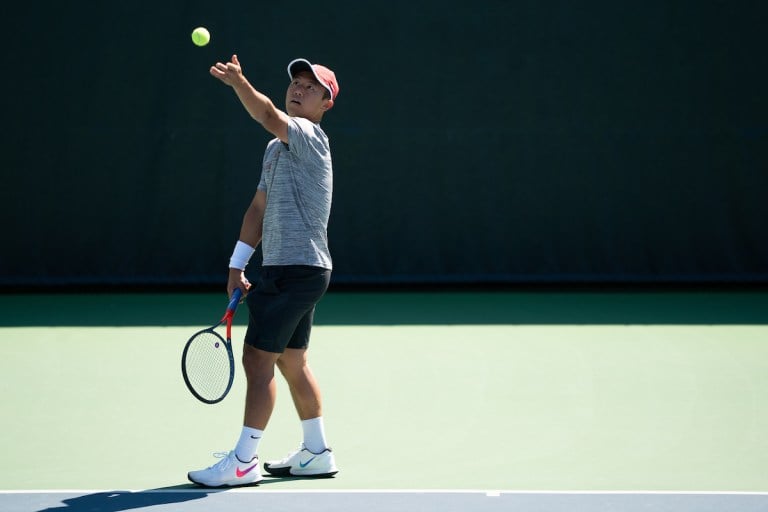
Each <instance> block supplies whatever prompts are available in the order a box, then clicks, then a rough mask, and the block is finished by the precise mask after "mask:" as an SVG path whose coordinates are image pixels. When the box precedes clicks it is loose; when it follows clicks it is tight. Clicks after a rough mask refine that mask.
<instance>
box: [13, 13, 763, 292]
mask: <svg viewBox="0 0 768 512" xmlns="http://www.w3.org/2000/svg"><path fill="white" fill-rule="evenodd" d="M766 5H768V4H765V3H763V2H738V1H737V2H719V1H718V2H714V1H702V2H674V1H672V2H668V1H664V2H661V1H659V2H643V3H630V4H627V3H626V2H615V1H611V2H608V1H606V2H570V1H543V2H539V1H528V2H511V1H509V2H508V1H498V0H487V1H483V2H469V1H455V0H445V1H441V2H434V1H425V2H386V3H371V4H369V3H367V2H359V1H346V0H343V1H336V2H331V3H323V2H315V1H312V2H308V1H305V0H295V1H292V2H269V3H268V2H223V3H222V2H218V3H217V2H202V1H200V2H165V3H163V2H160V3H157V2H152V3H151V4H150V3H149V2H146V3H142V2H118V3H115V2H109V3H107V2H104V3H99V4H98V5H88V4H87V3H75V4H70V3H61V4H54V5H48V4H47V3H46V4H42V3H40V4H38V3H36V2H27V3H13V4H11V5H7V6H5V7H3V10H4V11H5V12H4V14H3V19H4V29H5V41H4V44H3V47H2V50H0V51H2V52H3V64H4V83H5V85H4V89H5V92H4V93H3V94H2V107H3V118H4V122H3V123H2V127H1V128H0V129H1V130H2V141H3V142H2V143H3V148H2V149H3V150H2V152H1V153H0V168H1V169H2V173H3V178H4V179H3V187H2V191H1V192H0V219H2V223H3V235H4V236H3V247H2V252H1V254H0V285H2V286H5V287H8V286H14V287H17V286H24V285H56V284H59V285H62V284H92V285H101V284H119V283H127V284H138V285H142V284H144V285H157V284H160V285H162V284H194V285H197V284H214V283H221V282H223V280H224V278H225V272H226V266H227V261H228V257H229V254H230V252H231V250H232V247H233V245H234V242H235V240H236V238H237V234H238V230H239V224H240V220H241V218H242V213H243V212H244V210H245V208H246V206H247V204H248V202H249V201H250V199H251V196H252V194H253V192H254V190H255V186H256V183H257V181H258V178H259V172H260V168H259V166H260V162H261V157H262V153H263V149H264V146H265V144H266V142H267V140H268V136H267V134H266V132H264V131H263V130H262V129H261V128H260V127H259V126H258V125H257V124H256V123H255V122H253V121H251V120H250V119H249V118H248V116H247V114H246V113H245V111H244V110H243V109H242V108H241V106H240V105H239V103H238V101H237V99H236V97H235V96H234V94H233V93H232V91H231V90H229V88H227V87H225V86H224V85H222V84H221V83H219V82H218V81H216V80H215V79H213V78H212V77H210V76H209V75H208V68H209V66H210V65H211V64H212V63H214V62H215V61H216V60H224V59H228V58H229V57H230V56H231V54H232V53H237V54H238V56H239V58H240V61H241V63H242V64H243V67H244V69H245V72H246V74H247V76H248V77H249V79H250V80H251V82H252V83H253V84H254V85H255V86H257V87H258V88H260V89H261V90H262V91H264V92H265V93H267V94H268V95H269V96H271V97H272V98H273V99H274V100H275V102H276V103H277V104H278V105H281V104H282V101H283V98H284V91H285V87H286V85H287V80H288V77H287V74H286V71H285V67H286V65H287V63H288V62H289V61H290V60H291V59H293V58H295V57H306V58H308V59H310V60H312V61H314V62H320V63H323V64H326V65H328V66H329V67H331V68H333V69H334V70H335V71H336V72H337V76H338V77H339V82H340V85H341V93H340V95H339V98H338V101H337V105H336V107H335V108H334V109H333V110H332V111H331V112H330V113H329V114H327V116H326V119H325V120H324V122H323V126H324V128H325V130H326V132H327V133H328V135H329V136H330V138H331V143H332V149H333V153H334V168H335V197H334V206H333V213H332V217H331V226H330V230H329V235H330V240H331V249H332V252H333V256H334V263H335V272H334V282H335V283H360V284H375V283H419V282H427V283H472V282H480V283H521V282H525V283H527V282H557V283H573V282H617V283H625V282H737V283H745V282H750V283H754V282H768V237H767V236H766V234H767V233H766V228H765V225H766V220H768V206H766V199H765V198H766V192H768V177H767V175H768V108H767V105H766V91H767V90H768V67H766V58H765V54H766V43H765V37H764V34H763V31H764V29H765V27H766V26H768V16H767V13H768V7H766ZM198 25H204V26H206V27H208V28H209V29H210V31H211V33H212V42H211V44H209V45H208V46H207V47H204V48H197V47H195V46H193V45H192V43H191V41H190V37H189V34H190V32H191V30H192V29H193V28H194V27H195V26H198Z"/></svg>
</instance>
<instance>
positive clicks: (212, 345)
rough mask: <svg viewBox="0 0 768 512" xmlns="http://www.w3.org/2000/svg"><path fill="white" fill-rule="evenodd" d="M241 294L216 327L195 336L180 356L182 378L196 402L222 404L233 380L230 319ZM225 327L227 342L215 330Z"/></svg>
mask: <svg viewBox="0 0 768 512" xmlns="http://www.w3.org/2000/svg"><path fill="white" fill-rule="evenodd" d="M242 295H243V292H242V291H241V290H240V288H236V289H235V291H234V293H232V298H231V299H230V301H229V305H228V306H227V311H226V312H225V313H224V316H223V317H222V318H221V320H219V321H218V322H217V323H216V324H214V325H212V326H211V327H209V328H207V329H203V330H202V331H200V332H197V333H195V334H194V335H193V336H192V337H191V338H189V341H187V344H186V345H184V352H183V353H182V354H181V374H182V376H183V377H184V383H185V384H186V385H187V388H188V389H189V391H190V392H191V393H192V394H193V395H194V397H195V398H197V399H198V400H200V401H201V402H203V403H206V404H215V403H217V402H221V401H222V400H224V397H225V396H227V393H229V390H230V388H231V387H232V381H233V380H234V379H235V359H234V357H233V356H232V319H233V318H234V316H235V310H236V309H237V305H238V304H239V303H240V298H241V297H242ZM224 322H226V323H227V339H226V340H225V339H224V338H222V337H221V335H220V334H219V333H217V332H216V331H215V330H214V329H216V328H217V327H218V326H220V325H221V324H222V323H224Z"/></svg>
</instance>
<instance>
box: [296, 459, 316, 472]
mask: <svg viewBox="0 0 768 512" xmlns="http://www.w3.org/2000/svg"><path fill="white" fill-rule="evenodd" d="M313 460H315V458H314V457H312V458H311V459H309V460H308V461H307V462H301V461H299V466H301V468H302V469H304V468H305V467H307V466H308V465H309V463H310V462H312V461H313Z"/></svg>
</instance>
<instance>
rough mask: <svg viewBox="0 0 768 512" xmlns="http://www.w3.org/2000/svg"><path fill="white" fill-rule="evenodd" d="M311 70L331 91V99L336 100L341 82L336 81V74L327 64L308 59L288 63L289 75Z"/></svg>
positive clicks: (292, 75)
mask: <svg viewBox="0 0 768 512" xmlns="http://www.w3.org/2000/svg"><path fill="white" fill-rule="evenodd" d="M302 71H309V72H310V73H312V74H313V75H314V76H315V79H316V80H317V81H318V82H320V84H321V85H322V86H323V87H325V88H326V89H327V90H328V92H329V93H331V100H335V99H336V96H338V94H339V82H337V81H336V74H335V73H334V72H333V71H331V70H330V69H328V68H327V67H325V66H321V65H320V64H312V63H311V62H309V61H308V60H307V59H295V60H292V61H291V63H290V64H288V76H290V77H291V80H293V77H294V76H296V73H300V72H302Z"/></svg>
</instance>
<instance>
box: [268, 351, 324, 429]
mask: <svg viewBox="0 0 768 512" xmlns="http://www.w3.org/2000/svg"><path fill="white" fill-rule="evenodd" d="M277 367H278V368H280V372H281V373H282V374H283V377H285V380H286V382H287V383H288V387H289V388H290V390H291V397H292V398H293V403H294V405H295V406H296V412H297V413H298V414H299V419H301V420H302V421H303V420H310V419H313V418H319V417H320V416H322V415H323V410H322V396H321V394H320V386H319V385H318V384H317V381H316V380H315V376H314V374H313V373H312V370H311V369H310V367H309V365H308V364H307V349H305V348H304V349H294V348H287V349H285V352H283V354H281V355H280V357H279V359H278V360H277Z"/></svg>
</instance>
